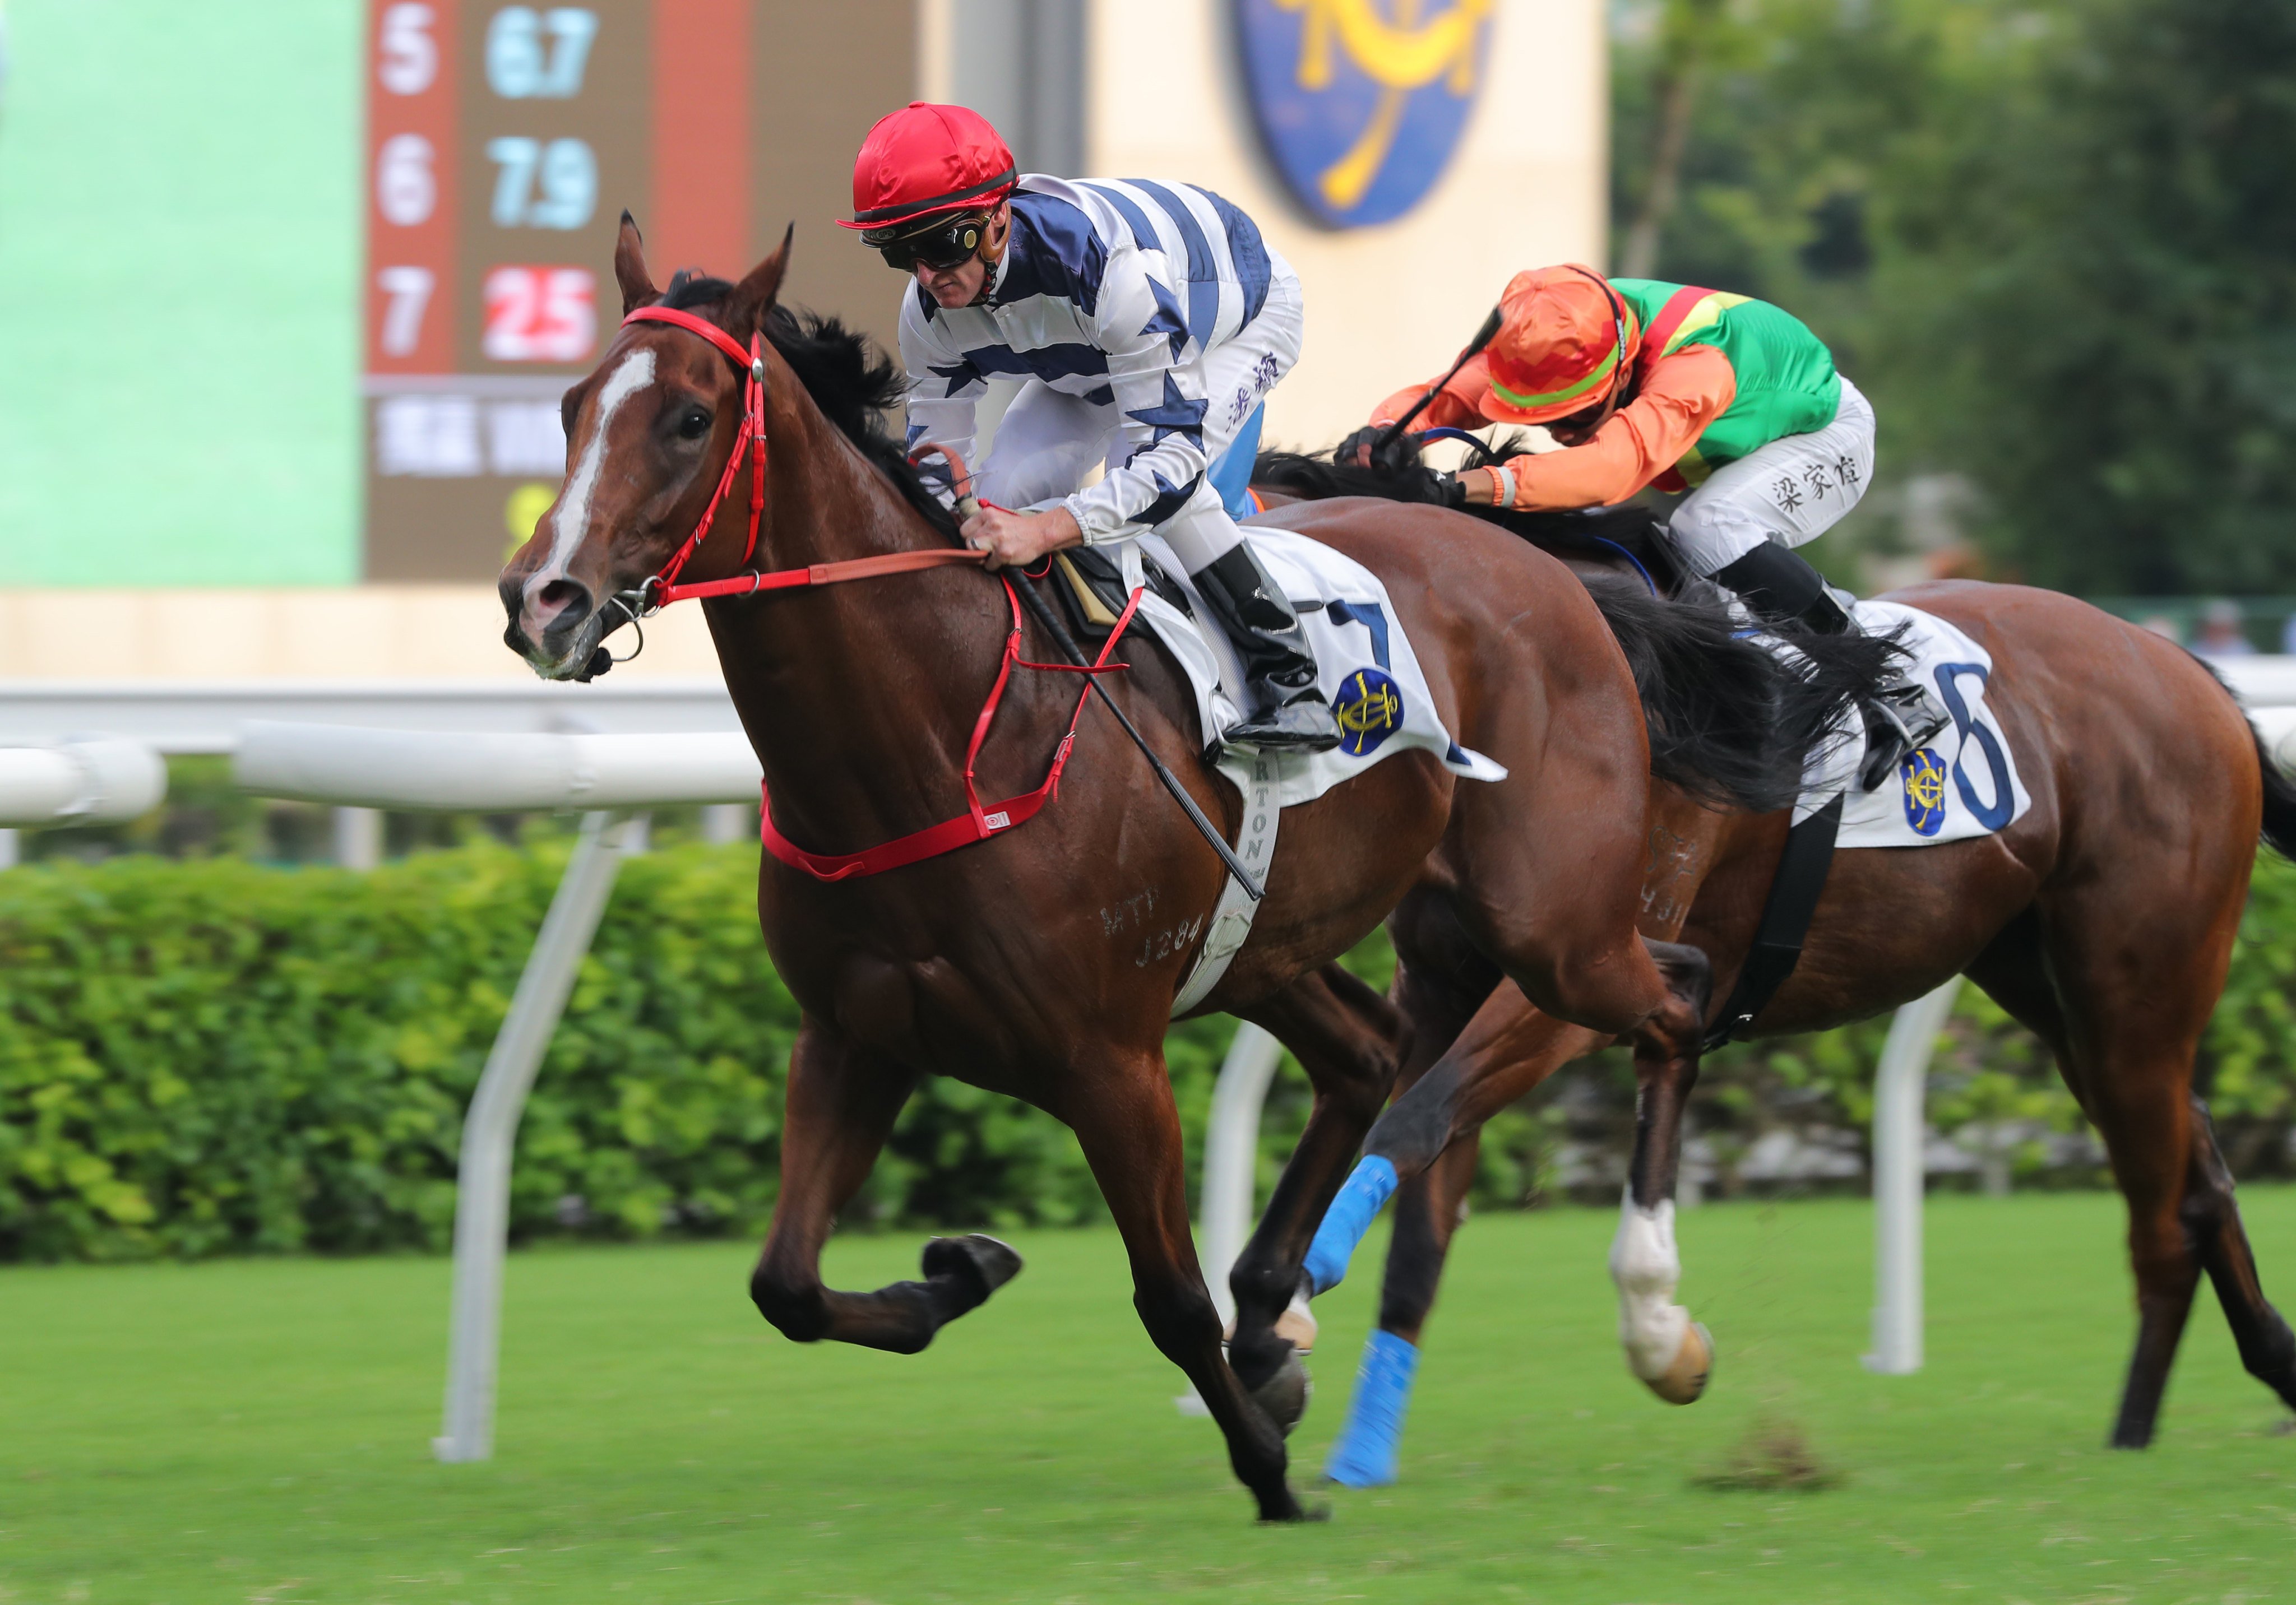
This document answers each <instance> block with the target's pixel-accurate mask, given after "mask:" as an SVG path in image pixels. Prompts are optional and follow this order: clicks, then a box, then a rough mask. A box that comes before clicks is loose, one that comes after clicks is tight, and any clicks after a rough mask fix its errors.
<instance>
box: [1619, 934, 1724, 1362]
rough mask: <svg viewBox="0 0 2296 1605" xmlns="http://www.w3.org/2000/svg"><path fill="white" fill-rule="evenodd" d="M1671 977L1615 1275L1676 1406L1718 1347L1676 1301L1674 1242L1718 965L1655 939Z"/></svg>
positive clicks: (1643, 1049)
mask: <svg viewBox="0 0 2296 1605" xmlns="http://www.w3.org/2000/svg"><path fill="white" fill-rule="evenodd" d="M1651 952H1652V956H1653V957H1654V958H1656V959H1657V960H1658V962H1659V967H1660V969H1661V971H1662V972H1663V973H1664V974H1665V975H1666V978H1667V983H1668V987H1669V999H1668V1002H1667V1004H1666V1006H1664V1007H1663V1008H1661V1010H1660V1011H1659V1012H1658V1013H1657V1014H1655V1015H1653V1016H1652V1018H1651V1020H1649V1021H1648V1022H1647V1023H1646V1024H1645V1025H1644V1027H1643V1028H1642V1029H1641V1030H1640V1031H1638V1032H1636V1037H1635V1082H1636V1091H1635V1152H1634V1159H1633V1162H1632V1165H1631V1166H1630V1167H1629V1168H1628V1173H1627V1196H1626V1200H1625V1202H1624V1203H1623V1205H1622V1206H1621V1207H1620V1215H1619V1233H1618V1236H1617V1237H1616V1238H1615V1239H1613V1240H1612V1241H1611V1281H1612V1282H1616V1283H1617V1284H1618V1289H1619V1340H1620V1343H1621V1344H1623V1345H1624V1346H1625V1347H1626V1351H1627V1365H1628V1369H1630V1370H1631V1371H1632V1372H1634V1373H1635V1375H1636V1376H1637V1377H1640V1378H1641V1379H1642V1380H1643V1381H1644V1383H1646V1384H1647V1385H1648V1386H1649V1388H1650V1390H1651V1391H1652V1393H1655V1394H1656V1395H1658V1396H1659V1397H1661V1398H1662V1399H1664V1400H1666V1401H1667V1403H1669V1404H1689V1403H1691V1402H1692V1401H1693V1400H1694V1399H1696V1398H1697V1397H1698V1396H1700V1395H1701V1394H1702V1393H1704V1392H1705V1391H1706V1380H1707V1378H1708V1376H1709V1375H1710V1373H1711V1372H1712V1369H1713V1362H1714V1345H1713V1339H1712V1338H1711V1337H1710V1335H1709V1334H1708V1332H1707V1331H1706V1329H1705V1328H1704V1327H1702V1326H1701V1325H1699V1324H1698V1323H1697V1322H1693V1321H1692V1320H1691V1318H1690V1312H1689V1311H1688V1310H1686V1309H1685V1308H1683V1306H1680V1305H1678V1304H1677V1303H1676V1302H1675V1301H1674V1290H1675V1288H1676V1286H1677V1284H1678V1283H1679V1282H1681V1280H1682V1258H1681V1256H1680V1254H1679V1253H1678V1252H1677V1249H1676V1248H1675V1242H1674V1187H1675V1178H1676V1175H1677V1172H1678V1171H1679V1169H1680V1167H1681V1163H1682V1118H1683V1112H1684V1110H1685V1106H1686V1105H1687V1103H1688V1102H1689V1099H1690V1089H1691V1087H1692V1086H1693V1085H1694V1084H1695V1083H1696V1082H1697V1080H1698V1052H1699V1039H1700V1036H1701V1035H1702V1032H1703V1030H1704V1028H1705V1023H1704V1022H1705V1016H1706V1003H1707V991H1708V984H1709V977H1710V971H1709V970H1708V966H1707V962H1706V955H1705V954H1702V953H1701V952H1699V951H1698V949H1696V948H1694V947H1683V946H1677V945H1675V944H1672V943H1661V942H1653V943H1652V944H1651Z"/></svg>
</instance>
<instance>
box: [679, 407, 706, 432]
mask: <svg viewBox="0 0 2296 1605" xmlns="http://www.w3.org/2000/svg"><path fill="white" fill-rule="evenodd" d="M708 433H709V414H707V413H705V412H703V411H702V410H701V408H700V407H688V408H686V409H685V414H684V415H683V416H682V417H680V418H679V419H678V421H677V438H679V439H681V440H699V439H701V437H702V436H704V435H706V434H708Z"/></svg>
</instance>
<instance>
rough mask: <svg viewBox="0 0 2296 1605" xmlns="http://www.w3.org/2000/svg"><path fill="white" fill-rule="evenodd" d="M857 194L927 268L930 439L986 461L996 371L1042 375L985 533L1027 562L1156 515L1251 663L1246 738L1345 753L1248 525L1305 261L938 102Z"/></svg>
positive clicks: (920, 284) (921, 280)
mask: <svg viewBox="0 0 2296 1605" xmlns="http://www.w3.org/2000/svg"><path fill="white" fill-rule="evenodd" d="M854 208H855V214H856V215H855V217H854V218H853V219H852V220H851V222H850V223H849V226H853V227H858V228H861V229H863V230H864V231H865V233H864V234H863V238H864V240H865V242H867V243H868V244H870V245H872V246H874V247H876V248H877V249H878V250H880V251H881V252H882V253H883V254H884V256H885V258H886V259H887V260H888V261H889V262H891V263H892V264H893V265H894V266H898V267H900V268H901V269H902V270H903V271H905V272H907V273H909V274H911V275H912V276H911V283H910V285H909V288H908V291H907V293H906V294H905V295H904V296H903V298H902V302H901V332H900V343H901V358H902V361H903V363H904V364H905V365H906V368H907V370H908V374H909V381H910V390H909V396H908V444H909V446H910V447H911V448H912V449H913V450H914V449H915V448H918V447H920V446H925V445H934V446H946V447H947V448H948V449H950V450H951V451H953V452H955V454H957V455H959V456H960V457H963V458H964V459H965V460H967V461H968V462H969V461H970V460H971V458H972V445H973V440H974V435H975V416H974V414H975V408H976V405H977V404H978V403H979V402H980V399H981V398H982V397H984V396H985V395H987V393H988V381H989V380H990V379H992V378H996V377H1000V376H1003V377H1010V378H1015V379H1019V380H1020V381H1021V389H1020V393H1019V395H1018V396H1017V397H1014V399H1013V403H1012V405H1010V406H1009V407H1008V408H1007V409H1006V410H1005V414H1004V417H1003V418H1002V419H1001V420H1000V421H999V422H998V423H997V426H996V437H995V439H994V441H993V443H992V446H991V448H990V451H989V453H988V459H987V461H986V462H984V463H982V464H981V465H980V470H979V471H978V472H977V474H976V475H975V477H974V480H973V489H974V491H975V494H976V495H978V496H979V497H980V499H981V501H982V502H983V503H984V504H985V505H984V508H983V511H982V512H980V515H979V516H978V517H976V518H974V519H972V520H969V521H968V522H967V523H966V525H965V528H964V535H965V537H966V539H967V540H969V541H970V542H972V545H975V546H977V547H980V548H981V549H982V550H985V551H987V552H988V553H990V561H991V563H992V564H1005V563H1019V564H1027V563H1031V562H1034V561H1036V560H1037V558H1038V557H1039V556H1041V555H1042V554H1043V553H1046V552H1049V551H1054V550H1057V549H1059V548H1060V547H1062V546H1068V545H1077V544H1079V543H1082V544H1085V545H1109V544H1111V543H1114V542H1119V541H1123V540H1128V539H1131V538H1133V537H1135V536H1141V535H1144V534H1147V533H1149V532H1151V531H1153V532H1154V533H1156V534H1158V535H1160V536H1162V537H1163V539H1164V540H1165V542H1166V543H1167V544H1168V545H1169V546H1170V547H1171V549H1172V551H1173V553H1175V554H1176V555H1177V557H1178V558H1179V560H1180V561H1181V563H1182V564H1183V565H1184V566H1185V568H1186V569H1187V570H1188V574H1189V577H1190V579H1191V581H1192V583H1193V585H1195V587H1196V589H1197V590H1198V591H1199V592H1200V593H1201V594H1202V596H1203V597H1204V599H1205V601H1206V602H1207V603H1208V604H1209V605H1210V608H1211V610H1212V611H1213V612H1214V613H1216V614H1217V615H1218V618H1219V622H1220V623H1221V625H1222V626H1224V627H1225V628H1226V631H1227V632H1228V634H1229V635H1230V636H1231V637H1232V638H1233V639H1234V642H1235V643H1236V646H1237V649H1238V651H1239V653H1240V655H1241V657H1242V660H1243V664H1244V668H1245V674H1246V678H1247V686H1246V691H1247V695H1248V698H1249V700H1251V702H1252V703H1253V705H1254V707H1253V709H1252V711H1251V713H1250V714H1249V717H1247V719H1246V722H1245V723H1244V724H1242V725H1238V726H1237V727H1235V728H1234V729H1233V730H1231V731H1230V732H1228V733H1227V739H1228V740H1229V741H1234V742H1236V743H1238V744H1242V745H1246V746H1259V747H1266V748H1284V749H1294V750H1299V749H1308V750H1321V749H1327V748H1330V747H1333V746H1335V745H1337V743H1338V741H1339V731H1338V726H1337V725H1336V724H1335V722H1334V721H1333V716H1332V712H1331V709H1330V708H1329V707H1328V706H1327V705H1326V704H1325V703H1324V700H1323V699H1322V696H1321V694H1320V693H1319V692H1317V690H1316V665H1315V660H1314V659H1313V658H1312V656H1310V654H1309V652H1308V645H1307V641H1306V638H1305V636H1304V635H1303V634H1302V632H1301V631H1300V626H1299V619H1298V617H1297V615H1296V614H1294V613H1293V611H1292V608H1291V605H1290V604H1289V603H1288V602H1286V601H1285V600H1284V598H1283V594H1282V592H1281V590H1280V589H1279V588H1278V587H1277V586H1276V585H1275V583H1274V581H1273V580H1271V579H1270V578H1269V577H1268V575H1267V570H1266V569H1264V568H1262V567H1261V565H1260V563H1259V560H1258V558H1257V557H1256V556H1255V555H1254V554H1253V553H1252V551H1251V546H1250V545H1249V543H1248V542H1247V541H1246V540H1245V538H1244V536H1243V532H1242V530H1241V529H1239V528H1237V526H1236V520H1237V518H1238V517H1240V516H1242V515H1243V514H1246V513H1248V512H1250V511H1251V497H1250V489H1249V482H1250V479H1251V465H1252V459H1253V456H1254V454H1256V452H1257V451H1258V448H1259V432H1260V421H1261V414H1262V407H1261V404H1262V399H1263V398H1264V397H1266V395H1267V391H1268V390H1269V389H1271V388H1272V387H1273V386H1274V385H1275V382H1276V381H1278V380H1280V379H1281V378H1283V375H1284V374H1285V373H1288V372H1289V371H1290V370H1291V367H1292V364H1293V363H1294V362H1296V361H1297V360H1298V358H1299V355H1300V331H1301V326H1302V321H1303V320H1302V302H1301V296H1300V280H1299V275H1298V274H1295V273H1293V272H1292V267H1291V266H1290V265H1289V264H1288V263H1286V262H1285V261H1284V260H1283V258H1282V257H1281V256H1279V255H1278V254H1277V253H1276V252H1275V250H1272V249H1270V248H1269V246H1268V245H1267V242H1266V241H1264V240H1263V239H1262V238H1261V237H1260V233H1259V229H1258V228H1257V227H1256V226H1255V225H1253V223H1252V221H1251V218H1250V217H1246V216H1244V214H1243V213H1242V212H1241V211H1239V210H1238V209H1236V208H1235V207H1234V206H1233V205H1231V204H1229V203H1228V202H1227V201H1223V200H1221V199H1220V198H1219V197H1218V196H1217V195H1215V194H1213V193H1211V192H1210V191H1208V190H1203V189H1200V188H1197V187H1195V186H1194V185H1191V184H1177V183H1169V182H1155V181H1152V180H1146V179H1121V180H1118V179H1095V180H1090V181H1084V182H1071V181H1070V180H1066V179H1061V178H1053V177H1046V176H1041V175H1037V174H1029V175H1021V174H1019V173H1018V172H1016V171H1015V170H1014V168H1013V161H1012V156H1011V153H1010V152H1009V151H1007V150H1006V149H1005V143H1004V142H1003V140H1001V139H999V138H997V136H996V131H995V130H994V129H993V128H991V127H989V126H988V123H987V122H985V121H984V120H982V119H980V118H979V117H978V116H977V115H975V114H973V113H972V112H970V111H965V110H964V108H963V107H955V106H931V105H925V104H922V103H919V104H914V105H911V106H909V107H907V108H905V109H904V110H903V111H898V112H895V113H894V114H893V115H892V116H890V117H889V118H886V119H883V120H882V121H881V122H880V123H879V124H878V125H877V127H875V128H873V129H872V130H871V132H870V135H869V138H868V141H867V142H866V143H864V145H863V146H862V150H861V155H860V159H859V160H858V161H857V164H856V166H855V169H854ZM1096 469H1097V470H1099V471H1101V475H1102V477H1101V478H1100V479H1099V480H1098V482H1097V483H1094V484H1089V485H1087V480H1088V479H1091V477H1092V474H1093V472H1094V471H1095V470H1096ZM1013 510H1019V511H1013Z"/></svg>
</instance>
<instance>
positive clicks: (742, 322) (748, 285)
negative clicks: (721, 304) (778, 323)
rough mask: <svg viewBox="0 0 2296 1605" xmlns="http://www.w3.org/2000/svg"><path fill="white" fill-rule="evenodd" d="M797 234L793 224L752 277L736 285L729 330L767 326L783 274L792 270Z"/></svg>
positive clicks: (752, 271)
mask: <svg viewBox="0 0 2296 1605" xmlns="http://www.w3.org/2000/svg"><path fill="white" fill-rule="evenodd" d="M796 233H797V225H796V224H794V223H792V224H791V225H789V227H788V228H786V229H784V230H783V232H782V242H781V243H780V244H779V245H777V246H775V248H774V251H773V254H772V255H771V256H769V257H767V258H766V259H765V260H764V261H762V262H760V263H758V265H757V266H755V267H752V268H751V269H750V274H749V277H747V278H745V279H743V280H742V282H741V283H739V284H736V285H735V286H734V293H733V294H732V295H730V296H728V297H727V298H726V315H725V323H726V327H727V328H728V329H733V330H736V331H739V330H745V329H752V328H763V327H764V326H765V322H766V314H767V313H768V312H771V311H772V310H773V309H774V301H775V299H776V298H777V297H778V296H780V294H781V292H782V275H783V274H785V273H787V272H788V271H789V255H790V241H791V238H793V237H794V236H795V235H796Z"/></svg>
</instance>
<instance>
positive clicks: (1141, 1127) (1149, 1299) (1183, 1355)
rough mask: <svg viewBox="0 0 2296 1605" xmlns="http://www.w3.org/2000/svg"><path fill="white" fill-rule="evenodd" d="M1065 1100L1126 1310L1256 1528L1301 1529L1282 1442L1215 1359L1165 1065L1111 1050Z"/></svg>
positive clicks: (1073, 1080) (1216, 1342)
mask: <svg viewBox="0 0 2296 1605" xmlns="http://www.w3.org/2000/svg"><path fill="white" fill-rule="evenodd" d="M1078 1063H1079V1064H1080V1065H1083V1066H1086V1067H1087V1068H1086V1069H1083V1070H1082V1071H1081V1072H1080V1073H1077V1074H1073V1075H1071V1076H1070V1077H1069V1078H1068V1079H1067V1081H1066V1082H1065V1083H1064V1085H1062V1088H1061V1089H1060V1099H1059V1102H1058V1106H1057V1107H1056V1108H1054V1110H1053V1112H1054V1113H1055V1114H1057V1115H1058V1116H1059V1117H1060V1118H1062V1120H1065V1121H1066V1122H1067V1123H1068V1125H1069V1126H1070V1129H1071V1130H1073V1131H1074V1132H1075V1133H1076V1134H1077V1141H1078V1143H1079V1144H1081V1145H1082V1147H1083V1149H1084V1155H1085V1159H1086V1160H1087V1162H1088V1163H1089V1164H1090V1165H1091V1166H1092V1173H1093V1175H1094V1177H1095V1179H1096V1180H1097V1181H1098V1182H1099V1183H1100V1191H1101V1195H1102V1196H1103V1198H1105V1199H1106V1200H1108V1208H1109V1210H1110V1212H1111V1214H1112V1215H1114V1216H1115V1217H1116V1224H1117V1229H1118V1230H1119V1231H1120V1232H1123V1234H1124V1246H1125V1249H1126V1250H1127V1251H1128V1253H1129V1255H1130V1256H1131V1259H1132V1285H1133V1294H1132V1302H1133V1305H1134V1307H1136V1309H1138V1310H1139V1312H1140V1323H1141V1324H1142V1325H1143V1326H1144V1327H1146V1328H1147V1329H1148V1336H1149V1337H1150V1338H1151V1339H1153V1340H1154V1342H1155V1345H1156V1347H1157V1348H1158V1349H1160V1350H1161V1351H1162V1353H1163V1355H1164V1357H1165V1358H1166V1359H1168V1360H1169V1361H1171V1362H1172V1363H1173V1364H1175V1365H1177V1366H1178V1367H1179V1368H1180V1369H1181V1370H1182V1371H1183V1372H1186V1373H1187V1378H1188V1380H1189V1381H1191V1382H1193V1383H1194V1384H1195V1388H1196V1393H1197V1396H1199V1397H1201V1399H1202V1400H1203V1402H1204V1404H1205V1406H1206V1407H1207V1408H1209V1409H1210V1412H1211V1415H1212V1420H1213V1421H1216V1422H1218V1424H1219V1429H1220V1431H1221V1432H1222V1433H1223V1434H1224V1435H1225V1436H1226V1438H1227V1451H1228V1462H1229V1463H1230V1464H1231V1465H1233V1466H1234V1468H1235V1474H1236V1477H1237V1478H1238V1479H1239V1480H1240V1481H1242V1484H1243V1486H1245V1487H1247V1488H1249V1489H1251V1493H1252V1496H1253V1497H1254V1498H1255V1499H1257V1500H1258V1501H1259V1518H1260V1519H1261V1520H1263V1521H1297V1520H1300V1519H1303V1518H1304V1517H1305V1515H1306V1512H1305V1511H1302V1510H1301V1509H1300V1502H1299V1500H1298V1499H1296V1498H1294V1497H1293V1495H1292V1489H1291V1486H1290V1485H1289V1484H1288V1483H1287V1482H1286V1481H1285V1479H1284V1472H1285V1469H1286V1465H1287V1461H1286V1457H1285V1454H1284V1451H1283V1431H1282V1429H1279V1428H1278V1427H1277V1426H1276V1424H1275V1422H1274V1421H1271V1420H1270V1419H1269V1418H1268V1416H1267V1413H1266V1412H1265V1411H1263V1410H1262V1409H1260V1407H1259V1405H1258V1404H1254V1403H1253V1402H1252V1399H1251V1394H1250V1393H1249V1392H1247V1391H1246V1390H1245V1388H1244V1386H1243V1383H1242V1381H1241V1380H1239V1379H1238V1378H1237V1376H1236V1374H1235V1372H1234V1370H1233V1369H1232V1368H1231V1367H1230V1366H1229V1364H1228V1363H1227V1360H1226V1356H1225V1355H1222V1354H1221V1353H1220V1320H1219V1311H1218V1308H1217V1307H1216V1306H1214V1305H1213V1303H1212V1296H1211V1294H1210V1291H1209V1290H1207V1289H1206V1288H1205V1286H1204V1275H1203V1271H1202V1269H1201V1267H1200V1266H1199V1265H1197V1263H1196V1247H1195V1240H1194V1238H1193V1235H1192V1234H1191V1232H1190V1230H1189V1225H1188V1200H1187V1190H1186V1175H1185V1164H1184V1160H1183V1156H1182V1153H1181V1146H1180V1117H1179V1112H1178V1111H1177V1110H1176V1109H1174V1108H1173V1106H1172V1086H1171V1082H1170V1081H1169V1078H1168V1077H1167V1075H1166V1072H1165V1069H1164V1064H1163V1060H1162V1058H1161V1056H1160V1054H1157V1053H1156V1052H1144V1053H1132V1054H1123V1053H1121V1052H1120V1051H1119V1050H1114V1049H1111V1050H1108V1051H1107V1052H1105V1053H1104V1054H1103V1055H1101V1056H1099V1057H1097V1058H1096V1059H1090V1060H1087V1059H1080V1060H1078Z"/></svg>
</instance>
